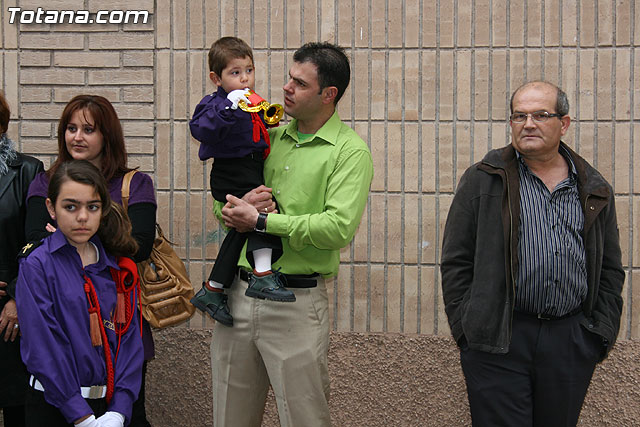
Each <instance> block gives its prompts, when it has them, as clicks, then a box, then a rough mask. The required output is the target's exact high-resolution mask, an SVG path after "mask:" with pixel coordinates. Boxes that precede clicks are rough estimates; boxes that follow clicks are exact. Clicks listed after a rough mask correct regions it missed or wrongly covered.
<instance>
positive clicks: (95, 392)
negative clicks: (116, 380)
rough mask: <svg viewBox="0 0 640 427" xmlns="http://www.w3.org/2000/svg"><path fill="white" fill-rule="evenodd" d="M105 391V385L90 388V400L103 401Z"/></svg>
mask: <svg viewBox="0 0 640 427" xmlns="http://www.w3.org/2000/svg"><path fill="white" fill-rule="evenodd" d="M103 391H104V386H103V385H92V386H91V387H89V399H101V398H102V392H103Z"/></svg>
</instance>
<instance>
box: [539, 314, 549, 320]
mask: <svg viewBox="0 0 640 427" xmlns="http://www.w3.org/2000/svg"><path fill="white" fill-rule="evenodd" d="M538 319H539V320H551V319H553V316H551V315H549V314H544V313H538Z"/></svg>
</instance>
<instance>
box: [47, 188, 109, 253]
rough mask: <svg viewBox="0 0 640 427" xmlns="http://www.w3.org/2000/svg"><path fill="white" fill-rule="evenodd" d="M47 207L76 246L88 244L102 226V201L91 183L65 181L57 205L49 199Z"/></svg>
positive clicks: (70, 241) (68, 238)
mask: <svg viewBox="0 0 640 427" xmlns="http://www.w3.org/2000/svg"><path fill="white" fill-rule="evenodd" d="M47 209H48V210H49V215H51V218H53V219H54V220H56V221H57V222H58V228H59V229H60V231H61V232H62V233H63V234H64V235H65V237H66V238H67V241H68V242H69V243H70V244H71V245H73V246H75V247H76V248H77V247H79V246H81V245H84V244H86V243H87V242H88V241H89V239H90V238H91V237H92V236H93V235H94V234H96V232H97V231H98V228H99V227H100V218H101V217H102V201H101V200H100V196H99V195H98V193H97V192H96V190H95V188H93V186H91V185H88V184H81V183H79V182H75V181H72V180H67V181H65V182H63V183H62V185H61V186H60V193H59V194H58V200H56V203H55V205H53V203H52V202H51V199H47Z"/></svg>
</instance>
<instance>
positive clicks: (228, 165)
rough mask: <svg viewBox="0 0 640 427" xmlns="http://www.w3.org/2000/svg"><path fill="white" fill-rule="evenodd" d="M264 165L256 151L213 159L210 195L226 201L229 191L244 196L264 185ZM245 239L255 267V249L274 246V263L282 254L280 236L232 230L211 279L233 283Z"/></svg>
mask: <svg viewBox="0 0 640 427" xmlns="http://www.w3.org/2000/svg"><path fill="white" fill-rule="evenodd" d="M263 164H264V160H262V153H253V155H249V156H247V157H242V158H239V159H216V160H214V162H213V166H212V168H211V176H210V180H209V185H210V186H211V195H212V196H213V198H214V199H215V200H218V201H220V202H223V203H226V198H225V197H226V195H227V194H233V195H234V196H236V197H238V198H242V196H244V195H245V194H246V193H248V192H249V191H251V190H253V189H254V188H257V187H259V186H260V185H262V183H263V178H262V168H263ZM245 242H247V260H248V261H249V263H250V264H251V266H252V267H255V264H254V261H253V251H254V250H256V249H263V248H264V249H267V248H269V249H271V250H272V251H273V252H272V254H271V262H275V261H276V260H277V259H278V258H280V257H281V256H282V240H280V238H279V237H276V236H271V235H269V234H262V233H256V232H252V233H238V232H237V231H236V230H233V229H232V230H230V231H229V232H228V233H227V236H226V237H225V239H224V241H223V242H222V246H220V250H219V251H218V256H217V258H216V262H215V264H214V265H213V268H212V269H211V273H210V274H209V280H213V281H214V282H217V283H221V284H223V285H224V287H225V288H228V287H230V286H231V284H232V283H233V279H234V277H235V275H236V274H237V272H238V259H239V258H240V254H241V253H242V248H243V246H244V243H245Z"/></svg>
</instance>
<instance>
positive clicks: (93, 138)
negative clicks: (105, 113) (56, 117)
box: [64, 109, 104, 169]
mask: <svg viewBox="0 0 640 427" xmlns="http://www.w3.org/2000/svg"><path fill="white" fill-rule="evenodd" d="M64 140H65V142H66V144H67V151H68V152H69V154H71V157H73V158H74V159H75V160H88V161H90V162H91V163H93V165H94V166H96V167H97V168H98V169H100V163H101V160H102V148H103V147H104V138H103V136H102V133H101V132H100V130H99V129H98V128H96V127H95V121H94V120H93V117H92V116H91V113H90V112H89V110H87V109H81V110H76V111H74V112H73V114H71V120H69V123H67V129H66V130H65V132H64Z"/></svg>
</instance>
